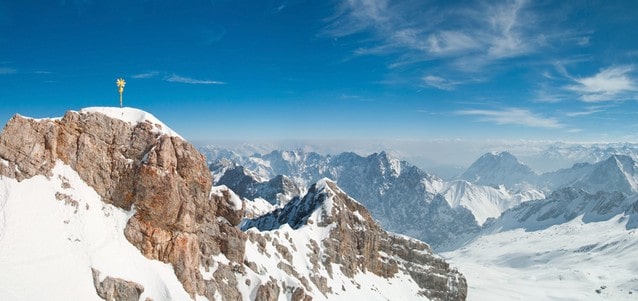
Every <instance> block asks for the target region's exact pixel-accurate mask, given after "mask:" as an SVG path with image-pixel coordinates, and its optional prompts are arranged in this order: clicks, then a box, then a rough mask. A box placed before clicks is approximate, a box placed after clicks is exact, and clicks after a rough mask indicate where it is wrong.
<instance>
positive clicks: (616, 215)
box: [209, 147, 638, 300]
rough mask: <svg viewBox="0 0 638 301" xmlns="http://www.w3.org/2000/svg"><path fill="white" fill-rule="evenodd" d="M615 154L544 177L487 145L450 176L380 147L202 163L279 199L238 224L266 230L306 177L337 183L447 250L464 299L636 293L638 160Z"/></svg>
mask: <svg viewBox="0 0 638 301" xmlns="http://www.w3.org/2000/svg"><path fill="white" fill-rule="evenodd" d="M561 149H562V148H561ZM575 149H576V150H580V151H582V153H588V151H592V150H596V149H597V148H595V147H594V148H575ZM622 150H623V151H624V153H625V154H614V153H611V154H609V155H608V156H607V157H605V158H603V159H601V158H599V157H595V159H596V160H595V162H583V163H576V164H573V165H572V166H571V167H567V168H562V169H556V170H553V171H549V172H545V173H536V172H534V171H533V170H532V169H531V168H530V167H529V166H527V165H526V164H524V163H522V162H521V161H520V160H518V159H517V158H516V157H515V156H514V155H512V154H510V153H508V152H491V153H486V154H484V155H483V156H481V157H480V158H479V159H477V160H476V161H475V162H474V163H473V164H472V165H471V166H470V167H469V168H468V169H467V170H466V171H465V172H464V173H462V174H461V176H459V178H458V179H455V180H450V181H444V180H442V179H440V178H438V177H436V176H434V175H432V174H429V173H426V172H424V171H422V170H421V169H419V168H417V167H415V166H413V165H411V164H409V163H407V162H405V161H400V160H397V159H396V158H393V157H392V156H390V155H388V153H385V152H381V153H374V154H371V155H368V156H360V155H357V154H354V153H342V154H338V155H334V156H322V155H319V154H317V153H306V152H303V151H274V152H270V153H268V154H266V155H260V154H252V155H250V156H239V155H237V154H231V155H232V156H233V157H234V159H233V160H234V161H232V162H233V164H232V166H233V167H231V168H227V167H226V169H224V167H223V166H224V164H223V162H226V165H227V166H228V164H227V163H228V162H230V159H227V158H229V157H221V158H214V157H212V156H209V159H214V160H210V161H209V162H210V163H211V164H210V166H209V167H210V169H211V171H212V172H213V174H217V173H222V174H223V175H221V176H216V177H218V178H220V179H224V180H223V182H224V184H225V185H227V186H229V187H231V189H237V193H238V194H239V195H240V196H242V197H246V199H245V202H246V203H247V204H250V203H252V201H250V197H251V196H255V195H254V194H251V193H252V191H255V190H254V189H253V190H251V191H244V190H243V189H242V186H241V185H237V184H236V183H243V182H244V183H245V182H247V180H246V179H244V180H241V181H237V179H233V178H232V177H225V174H226V173H229V174H233V173H234V171H233V170H234V169H237V168H239V169H240V170H245V172H243V173H242V174H243V176H244V177H246V178H248V179H251V180H250V181H249V182H252V183H259V184H255V185H257V186H259V185H267V186H269V187H274V191H277V194H275V195H276V196H279V197H274V198H273V194H272V193H271V194H270V196H268V197H270V198H271V201H270V203H272V204H271V207H269V209H268V210H263V206H262V207H260V208H262V209H260V210H261V211H260V213H257V214H254V215H253V217H252V218H251V219H249V220H250V221H248V222H247V224H245V225H244V227H252V226H255V227H258V228H263V229H268V228H271V227H278V225H279V222H277V221H278V220H279V219H280V218H281V217H282V216H283V217H285V216H287V215H288V214H289V213H286V212H289V211H290V210H291V209H286V208H288V206H289V205H290V204H297V203H299V201H300V200H301V199H302V198H303V196H302V195H303V193H302V194H300V196H294V195H295V194H296V193H295V192H294V191H297V190H299V191H303V192H304V193H305V192H306V188H304V187H306V185H307V183H312V182H313V181H316V180H317V178H321V177H329V178H331V179H334V181H335V182H336V184H338V185H339V186H340V187H341V189H342V190H343V192H344V193H347V194H348V195H350V196H352V197H354V198H355V199H357V200H361V203H362V204H363V205H364V206H366V207H367V208H369V209H370V212H371V214H372V216H373V217H374V218H375V219H377V220H379V222H380V223H381V225H383V226H384V227H387V228H388V229H390V230H391V231H394V232H397V233H401V234H404V235H409V236H413V237H417V238H419V239H422V240H423V241H426V242H428V243H429V244H431V245H432V246H433V247H434V249H435V250H438V251H444V252H446V253H443V256H444V257H445V258H447V259H449V260H450V261H451V262H452V263H455V264H457V265H459V266H460V267H461V270H462V271H463V272H464V273H465V274H466V275H468V279H469V289H470V291H469V296H470V299H474V300H485V299H492V298H497V299H498V298H503V299H521V298H522V299H526V298H531V299H538V300H552V299H566V300H572V299H574V300H609V299H612V300H633V298H634V297H635V296H636V295H638V280H636V278H635V276H632V275H635V274H637V273H638V268H636V267H638V260H637V259H635V256H634V255H632V254H635V252H638V231H636V229H637V228H638V185H637V183H638V173H637V170H638V164H637V163H636V160H635V159H634V157H633V155H632V152H633V151H632V149H631V148H622ZM605 151H606V152H613V149H606V150H605ZM561 154H562V156H567V154H570V152H562V153H561ZM590 154H593V153H590ZM592 158H594V157H592ZM239 166H244V167H245V168H244V167H239ZM246 166H248V167H246ZM246 170H247V171H246ZM277 175H279V177H280V178H282V179H288V182H287V183H290V184H289V185H288V187H287V188H285V187H284V185H273V184H272V182H271V181H270V179H273V178H274V177H276V176H277ZM231 179H232V180H231ZM279 182H280V183H281V182H284V181H279ZM292 183H294V185H293V184H292ZM293 187H294V188H293ZM311 190H312V188H311ZM267 191H273V190H267ZM261 196H265V194H261ZM282 196H284V197H283V199H282ZM291 196H292V198H290V197H291ZM257 199H258V200H261V198H257ZM275 199H276V200H275ZM282 200H283V201H282ZM278 202H279V203H278ZM302 203H303V202H302ZM295 210H298V209H295ZM283 219H284V220H286V218H283ZM291 227H294V225H291ZM609 271H614V272H609Z"/></svg>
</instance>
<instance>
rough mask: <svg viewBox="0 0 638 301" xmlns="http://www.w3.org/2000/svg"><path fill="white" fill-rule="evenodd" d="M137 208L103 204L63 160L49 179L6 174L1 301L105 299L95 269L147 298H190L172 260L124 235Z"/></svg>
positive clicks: (0, 216) (0, 217)
mask: <svg viewBox="0 0 638 301" xmlns="http://www.w3.org/2000/svg"><path fill="white" fill-rule="evenodd" d="M56 195H57V196H56ZM132 214H133V210H131V212H126V211H123V210H121V209H119V208H116V207H114V206H112V205H107V204H105V203H103V202H102V200H101V198H100V196H99V195H98V194H97V192H95V190H94V189H93V188H91V187H90V186H88V185H87V184H86V183H85V182H84V181H83V180H82V179H81V178H80V177H79V175H78V174H77V173H76V172H75V171H74V170H73V169H71V168H70V167H69V166H67V165H64V164H62V163H60V162H58V163H57V164H56V166H55V168H54V169H53V175H52V177H50V178H48V179H47V177H45V176H35V177H33V178H30V179H26V180H24V181H22V182H17V181H16V180H14V179H10V178H7V177H2V176H0V271H2V272H1V273H0V300H102V299H100V298H99V297H98V295H97V293H96V291H95V287H94V285H93V282H92V279H93V278H92V274H91V268H95V269H97V270H99V271H100V272H101V274H100V277H101V278H100V280H104V278H105V277H106V276H111V277H118V278H123V279H126V280H130V281H134V282H137V283H139V284H141V285H142V286H144V292H143V294H142V296H141V300H144V299H145V298H146V297H150V298H152V299H153V300H170V299H172V300H188V299H190V297H189V295H188V294H187V293H186V291H185V290H184V288H183V287H182V285H181V283H180V282H179V281H178V280H177V277H176V276H175V273H174V272H173V268H172V267H171V265H169V264H165V263H162V262H159V261H156V260H149V259H147V258H146V257H144V256H143V255H142V254H141V253H140V251H139V250H137V249H136V248H135V247H134V246H133V245H131V244H130V243H129V242H128V240H127V239H126V238H125V237H124V228H125V226H126V221H127V220H128V218H129V217H130V216H131V215H132ZM25 217H28V219H25Z"/></svg>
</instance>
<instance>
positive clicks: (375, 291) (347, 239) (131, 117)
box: [0, 108, 467, 300]
mask: <svg viewBox="0 0 638 301" xmlns="http://www.w3.org/2000/svg"><path fill="white" fill-rule="evenodd" d="M212 180H213V179H212V176H211V173H210V172H209V170H208V167H207V165H206V160H205V158H204V156H203V155H201V154H200V153H199V152H198V151H197V150H196V149H195V148H194V147H193V146H192V145H191V144H189V143H188V142H186V141H184V140H183V139H182V138H181V137H179V135H177V134H175V133H174V132H173V131H171V130H170V129H169V128H167V127H166V126H165V125H164V124H162V123H161V122H159V121H158V120H157V119H155V118H154V117H153V116H152V115H150V114H148V113H145V112H142V111H139V110H135V109H130V108H124V109H115V108H93V109H87V110H82V111H79V112H75V111H69V112H67V113H66V114H65V115H64V117H62V118H58V119H41V120H36V119H31V118H26V117H22V116H19V115H16V116H14V117H13V118H12V119H11V120H10V121H9V122H8V123H7V125H6V126H5V128H4V130H3V132H2V134H1V135H0V182H1V184H2V185H0V205H1V206H0V209H1V210H2V214H1V218H2V223H1V224H2V226H1V228H0V269H2V270H3V271H8V272H9V273H7V274H11V273H10V272H11V271H14V270H15V271H16V272H15V273H13V274H12V277H2V276H0V277H1V278H0V283H3V284H6V286H7V287H11V288H12V289H11V290H0V299H2V300H19V299H34V298H46V299H49V300H56V299H59V300H64V299H79V300H93V299H97V300H99V299H100V298H101V299H106V300H179V299H183V298H191V299H196V300H328V299H329V300H345V299H352V298H356V299H366V300H369V299H384V300H385V299H389V300H407V299H413V300H414V299H423V300H464V299H465V297H466V294H467V293H466V291H467V285H466V283H465V279H464V277H463V276H462V275H461V274H460V273H459V272H457V271H456V270H455V269H453V268H451V267H450V266H449V265H448V264H447V263H446V262H445V261H444V260H443V259H441V258H439V257H437V256H436V255H433V254H432V252H431V251H430V249H429V247H428V246H427V245H426V244H424V243H422V242H420V241H417V240H415V239H411V238H407V237H403V236H398V235H394V234H390V233H387V232H386V231H384V230H383V229H381V227H380V226H379V225H378V224H377V223H376V222H375V221H374V220H373V219H372V218H371V216H370V214H369V212H368V211H367V210H366V208H364V207H363V206H362V205H361V204H359V203H358V202H357V201H355V200H353V199H352V198H350V197H349V196H347V195H346V194H345V193H344V192H343V191H342V190H341V189H340V188H339V187H337V185H336V184H335V183H334V182H332V181H330V180H327V179H326V180H321V181H320V182H318V183H317V184H314V185H313V186H312V187H311V188H310V189H308V193H307V194H306V195H305V196H304V197H303V198H298V199H294V200H293V201H291V202H290V203H288V204H286V206H284V207H282V208H280V209H278V210H276V211H274V212H271V213H269V214H267V215H265V216H261V217H256V218H254V219H252V220H243V217H244V207H245V205H244V203H243V202H242V201H241V200H240V198H239V197H237V196H236V195H235V194H234V193H233V192H232V191H231V190H229V189H228V188H225V187H213V186H212ZM50 208H51V209H50ZM29 214H34V215H35V214H38V216H40V219H33V218H31V217H30V216H29ZM240 226H241V227H242V228H243V229H244V230H245V231H242V229H240ZM36 229H44V231H36ZM40 244H42V245H46V246H48V247H46V248H36V247H34V246H38V245H40ZM21 250H25V251H24V252H23V251H21ZM58 250H60V251H59V252H58ZM25 264H27V265H28V267H29V269H26V270H28V271H34V272H33V273H29V272H28V271H27V272H24V271H22V272H19V270H20V267H21V266H24V265H25ZM31 268H32V270H31ZM35 271H38V272H35ZM55 275H65V276H64V277H55ZM60 278H66V279H67V280H68V281H67V282H70V283H72V284H69V283H65V282H62V281H60ZM31 285H33V286H34V287H31ZM35 286H37V289H36V287H35ZM30 287H31V288H30ZM20 288H25V289H23V290H21V289H20ZM55 292H57V293H55Z"/></svg>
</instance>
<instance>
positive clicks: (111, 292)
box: [91, 269, 144, 301]
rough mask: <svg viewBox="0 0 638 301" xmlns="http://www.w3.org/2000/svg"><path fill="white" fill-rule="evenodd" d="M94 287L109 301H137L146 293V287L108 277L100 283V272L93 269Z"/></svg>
mask: <svg viewBox="0 0 638 301" xmlns="http://www.w3.org/2000/svg"><path fill="white" fill-rule="evenodd" d="M91 272H92V274H93V285H94V286H95V291H96V292H97V295H98V296H100V297H101V298H102V299H104V300H107V301H112V300H114V301H137V300H139V299H140V295H141V294H142V292H144V287H143V286H141V285H139V284H137V283H135V282H131V281H126V280H123V279H119V278H113V277H106V278H105V279H104V280H103V281H100V271H98V270H96V269H91Z"/></svg>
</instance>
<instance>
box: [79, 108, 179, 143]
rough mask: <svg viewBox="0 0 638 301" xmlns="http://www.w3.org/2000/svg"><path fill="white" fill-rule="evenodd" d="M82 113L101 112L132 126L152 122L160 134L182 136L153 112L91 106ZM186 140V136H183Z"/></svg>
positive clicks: (81, 111) (156, 131) (155, 130)
mask: <svg viewBox="0 0 638 301" xmlns="http://www.w3.org/2000/svg"><path fill="white" fill-rule="evenodd" d="M80 113H100V114H104V115H106V116H108V117H111V118H113V119H118V120H122V121H124V122H127V123H129V124H130V125H132V126H136V125H137V124H138V123H140V122H147V121H148V122H150V123H151V124H152V125H153V127H154V132H155V133H158V134H166V135H168V136H171V137H179V138H182V136H180V135H179V134H178V133H177V132H175V131H173V130H172V129H171V128H169V127H168V126H166V125H165V124H164V123H163V122H161V121H160V120H159V119H157V118H155V116H153V115H152V114H151V113H148V112H145V111H142V110H140V109H135V108H116V107H90V108H84V109H82V110H80ZM182 139H183V140H185V139H184V138H182Z"/></svg>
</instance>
